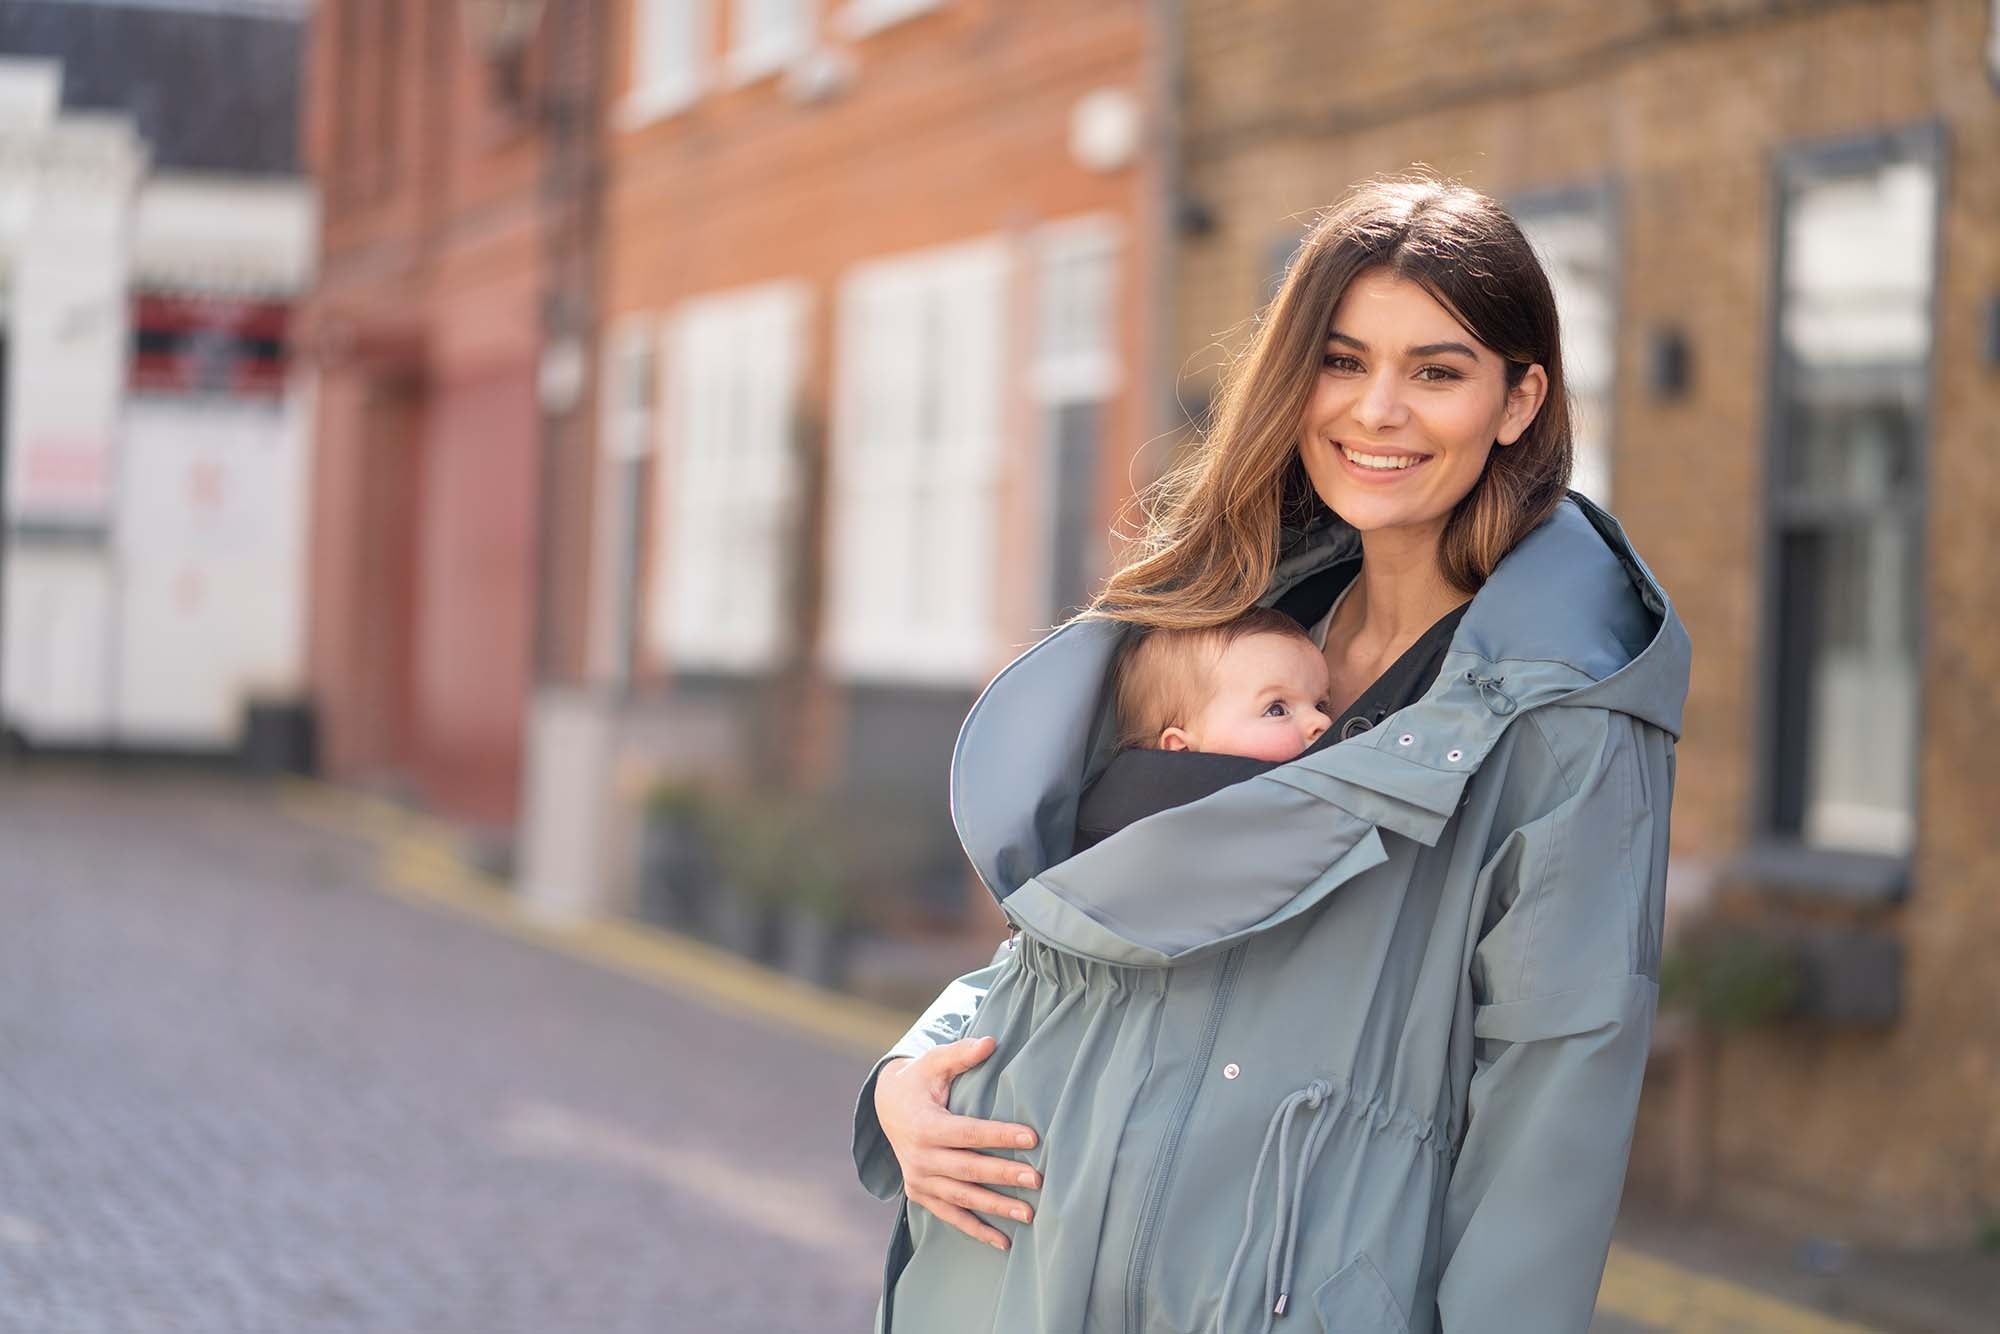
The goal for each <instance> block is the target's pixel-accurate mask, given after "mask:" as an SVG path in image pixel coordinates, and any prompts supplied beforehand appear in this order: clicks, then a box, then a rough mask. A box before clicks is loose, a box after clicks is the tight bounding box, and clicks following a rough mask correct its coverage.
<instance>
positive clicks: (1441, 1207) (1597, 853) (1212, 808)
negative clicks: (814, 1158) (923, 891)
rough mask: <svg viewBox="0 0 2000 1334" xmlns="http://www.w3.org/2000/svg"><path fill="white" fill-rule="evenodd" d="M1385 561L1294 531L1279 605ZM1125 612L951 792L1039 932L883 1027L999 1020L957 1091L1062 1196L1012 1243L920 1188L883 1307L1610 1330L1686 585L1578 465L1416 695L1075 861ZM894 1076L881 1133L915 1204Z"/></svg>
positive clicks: (1063, 658) (916, 1047) (1484, 1330)
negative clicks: (1587, 486) (1666, 586)
mask: <svg viewBox="0 0 2000 1334" xmlns="http://www.w3.org/2000/svg"><path fill="white" fill-rule="evenodd" d="M1358 558H1359V539H1358V536H1357V534H1356V533H1355V532H1354V531H1353V530H1352V529H1350V528H1348V527H1347V526H1346V525H1343V524H1338V523H1334V524H1331V525H1329V526H1327V527H1324V528H1322V529H1320V530H1319V531H1318V532H1316V533H1313V534H1310V535H1299V536H1298V537H1296V538H1295V539H1294V540H1293V541H1292V542H1291V544H1290V545H1289V547H1288V548H1287V550H1286V552H1285V554H1284V555H1283V556H1282V557H1281V558H1280V561H1279V564H1278V566H1277V568H1276V570H1275V571H1274V573H1273V577H1272V581H1271V586H1270V589H1269V591H1268V592H1267V594H1266V596H1265V599H1264V600H1265V601H1266V602H1267V603H1268V602H1270V601H1271V600H1273V599H1275V598H1276V597H1277V596H1278V595H1279V594H1281V593H1282V592H1283V591H1284V590H1285V589H1287V588H1289V587H1291V586H1292V585H1293V584H1295V583H1296V582H1297V581H1298V580H1300V579H1301V578H1303V577H1305V576H1307V575H1309V574H1313V573H1316V572H1319V571H1322V570H1325V569H1327V568H1328V567H1329V566H1332V565H1334V564H1337V563H1341V562H1348V563H1354V562H1357V561H1358ZM1357 568H1358V566H1357ZM1124 633H1126V630H1125V629H1124V627H1121V626H1119V625H1116V624H1112V623H1108V622H1102V621H1083V622H1077V623H1073V624H1070V625H1068V626H1065V627H1063V628H1062V629H1060V630H1058V631H1057V632H1056V633H1054V634H1052V635H1050V636H1049V637H1048V638H1047V639H1045V640H1043V641H1042V642H1041V643H1039V644H1037V645H1036V646H1035V647H1034V648H1032V649H1030V650H1029V651H1028V652H1026V653H1024V654H1023V655H1022V656H1021V657H1020V658H1018V659H1017V660H1016V661H1015V662H1014V663H1013V664H1011V665H1010V666H1009V667H1007V668H1006V669H1005V670H1004V671H1002V672H1001V673H1000V675H999V676H998V677H996V678H995V679H994V681H993V682H992V684H991V685H989V686H988V687H987V689H986V690H985V692H984V693H983V694H982V695H981V696H980V697H979V700H978V702H977V703H976V704H975V705H974V706H973V708H972V711H971V713H970V714H969V716H968V717H967V719H966V722H965V725H964V728H963V730H962V731H961V733H960V736H959V740H958V745H957V748H956V752H955V754H954V757H953V763H952V812H953V818H954V821H955V823H956V825H957V828H958V833H959V836H960V839H961V841H962V842H963V844H964V847H965V850H966V853H967V854H968V855H969V856H970V858H971V859H972V863H973V865H974V866H975V867H976V868H977V869H978V872H979V874H980V876H981V878H982V879H983V880H984V881H985V883H986V885H987V886H988V887H989V888H990V889H991V890H992V892H993V894H994V896H995V897H996V898H997V899H998V900H999V903H1000V907H1001V910H1002V911H1003V912H1004V913H1005V915H1006V917H1007V918H1008V920H1009V921H1010V922H1011V923H1012V924H1013V925H1014V926H1016V927H1018V928H1019V930H1020V934H1019V936H1018V937H1017V938H1016V940H1015V942H1014V943H1013V944H1012V945H1008V946H1003V947H1002V948H1001V950H1000V951H999V952H998V953H997V955H996V957H995V960H994V962H993V963H992V964H991V965H990V966H988V967H986V968H983V969H981V970H979V971H977V972H975V973H972V974H970V975H968V976H966V977H963V978H960V979H959V980H958V981H956V982H954V983H953V984H952V985H951V986H950V987H949V988H948V989H947V990H946V991H945V993H944V994H943V995H942V996H941V997H940V998H939V999H938V1002H937V1003H936V1004H935V1005H934V1006H933V1007H932V1008H931V1010H930V1011H929V1012H928V1013H927V1014H925V1015H924V1016H923V1017H922V1019H921V1020H919V1022H918V1023H917V1025H916V1026H915V1027H914V1028H913V1029H911V1031H910V1033H909V1034H908V1035H907V1036H906V1037H905V1038H904V1040H903V1041H902V1042H900V1043H898V1044H897V1047H896V1049H895V1051H893V1052H891V1053H890V1055H892V1056H893V1055H914V1054H917V1053H919V1052H922V1051H924V1050H925V1049H927V1048H929V1047H931V1046H933V1045H935V1044H938V1043H942V1042H948V1041H953V1040H956V1039H958V1038H961V1037H977V1036H981V1035H985V1034H992V1035H993V1036H995V1037H996V1038H997V1039H998V1046H997V1048H996V1050H995V1052H994V1054H993V1055H992V1056H991V1057H989V1058H988V1059H987V1060H986V1061H985V1062H984V1063H983V1064H982V1065H980V1066H978V1067H977V1068H975V1069H973V1070H971V1071H969V1072H968V1073H966V1074H965V1075H963V1076H961V1077H960V1078H959V1079H958V1080H957V1082H956V1084H955V1085H954V1086H953V1088H952V1092H951V1096H950V1107H951V1109H952V1110H953V1111H956V1112H962V1113H966V1114H969V1115H973V1116H981V1117H993V1118H999V1119H1003V1120H1009V1121H1020V1122H1024V1123H1026V1124H1028V1125H1031V1126H1033V1127H1035V1128H1036V1129H1037V1130H1038V1131H1039V1132H1040V1140H1039V1142H1038V1144H1037V1146H1036V1147H1035V1148H1034V1149H1031V1150H1009V1151H1003V1154H1004V1156H1010V1157H1013V1158H1018V1159H1021V1160H1023V1161H1027V1162H1029V1163H1032V1164H1033V1165H1034V1166H1035V1167H1036V1168H1038V1169H1040V1170H1041V1172H1042V1174H1043V1178H1044V1184H1043V1187H1042V1189H1040V1190H1039V1191H1030V1190H1026V1189H1021V1188H1012V1187H1002V1188H999V1189H1001V1191H1002V1193H1003V1194H1009V1195H1014V1196H1017V1197H1019V1198H1023V1199H1027V1200H1029V1201H1031V1202H1032V1203H1033V1204H1034V1206H1035V1209H1036V1217H1035V1221H1034V1222H1033V1223H1032V1224H1025V1225H1024V1224H1018V1223H1015V1222H1013V1221H1011V1220H1006V1219H1001V1220H997V1221H996V1226H999V1227H1000V1228H1001V1229H1002V1230H1004V1231H1005V1232H1006V1233H1007V1234H1008V1235H1009V1236H1010V1237H1011V1238H1012V1242H1013V1245H1012V1249H1011V1250H1010V1251H1008V1252H1004V1253H1003V1252H1001V1251H998V1250H995V1249H993V1248H991V1247H989V1246H986V1245H984V1244H982V1243H980V1242H977V1241H974V1240H972V1239H970V1238H968V1237H966V1236H965V1235H964V1234H962V1233H960V1232H958V1231H956V1230H955V1229H953V1228H951V1227H949V1226H948V1225H946V1224H944V1223H942V1222H940V1221H939V1220H938V1219H936V1218H935V1217H933V1216H932V1215H931V1214H930V1213H929V1211H927V1210H925V1209H922V1208H915V1209H911V1208H909V1207H908V1206H907V1204H906V1205H905V1207H904V1209H903V1211H902V1213H901V1215H900V1216H899V1217H898V1220H897V1227H896V1231H895V1235H894V1238H893V1239H892V1242H891V1245H890V1249H889V1255H888V1258H887V1263H886V1265H885V1272H884V1275H883V1280H884V1290H883V1297H884V1300H883V1303H882V1309H881V1311H880V1313H879V1314H878V1318H877V1329H878V1331H889V1330H893V1331H894V1334H967V1332H968V1331H986V1330H991V1331H996V1332H998V1334H1167V1332H1168V1331H1177V1332H1182V1334H1189V1332H1192V1331H1215V1332H1216V1334H1242V1332H1243V1331H1252V1330H1257V1331H1262V1330H1269V1329H1272V1328H1273V1327H1274V1326H1275V1325H1276V1324H1277V1323H1278V1322H1279V1321H1280V1319H1281V1318H1282V1323H1283V1326H1284V1327H1285V1328H1287V1329H1290V1330H1292V1331H1295V1332H1298V1334H1306V1332H1314V1334H1316V1332H1317V1331H1322V1330H1324V1331H1327V1334H1335V1332H1337V1334H1364V1332H1366V1334H1378V1332H1379V1334H1405V1332H1406V1331H1408V1332H1409V1334H1429V1331H1433V1330H1443V1331H1446V1332H1447V1334H1514V1332H1518V1334H1565V1332H1566V1331H1576V1332H1577V1334H1582V1331H1584V1330H1585V1329H1586V1328H1587V1327H1588V1325H1589V1324H1590V1319H1591V1312H1592V1308H1593V1306H1594V1304H1595V1300H1596V1293H1597V1287H1598V1282H1599V1279H1600V1278H1601V1276H1602V1272H1603V1266H1604V1261H1605V1256H1606V1253H1607V1250H1608V1248H1609V1244H1610V1234H1611V1227H1612V1221H1613V1219H1614V1217H1615V1215H1616V1213H1617V1209H1618V1200H1619V1194H1620V1191H1621V1188H1622V1185H1623V1181H1624V1175H1625V1165H1626V1159H1627V1156H1628V1152H1629V1149H1630V1144H1631V1135H1632V1125H1633V1118H1634V1115H1635V1111H1636V1108H1637V1105H1638V1099H1639V1085H1640V1080H1641V1076H1642V1075H1643V1073H1644V1070H1645V1066H1646V1054H1647V1046H1648V1041H1649V1036H1650V1033H1651V1029H1652V1022H1653V1014H1654V1008H1655V1004H1656V999H1657V995H1658V987H1657V981H1658V975H1659V960H1660V931H1661V920H1662V913H1663V906H1664V888H1665V882H1666V870H1667V846H1668V813H1669V809H1670V807H1671V804H1672V799H1673V785H1674V743H1675V741H1676V740H1677V739H1678V737H1679V735H1680V728H1681V708H1682V704H1683V702H1684V700H1685V698H1686V694H1687V684H1688V665H1689V643H1688V638H1687V635H1686V632H1685V631H1684V630H1683V628H1682V626H1681V623H1680V620H1679V618H1678V617H1677V616H1676V615H1675V613H1674V610H1673V607H1672V604H1671V603H1670V602H1669V600H1668V598H1667V595H1666V593H1665V591H1664V590H1663V589H1662V588H1661V587H1660V585H1659V583H1658V582H1657V581H1656V580H1655V579H1654V577H1653V575H1652V573H1651V572H1650V571H1649V570H1648V569H1647V568H1646V566H1645V564H1644V562H1643V561H1641V560H1640V559H1639V556H1638V554H1637V553H1636V552H1635V551H1634V550H1633V549H1632V546H1631V544H1630V543H1629V542H1628V541H1627V539H1626V537H1625V535H1624V532H1623V530H1622V529H1621V528H1620V527H1619V525H1618V523H1617V522H1616V520H1614V519H1613V518H1611V517H1610V516H1609V515H1608V514H1606V513H1604V512H1603V511H1602V510H1601V509H1599V508H1598V507H1597V506H1595V505H1594V504H1592V503H1590V502H1589V501H1588V500H1586V499H1584V498H1583V497H1581V496H1579V495H1577V494H1576V493H1574V492H1572V493H1571V494H1570V497H1569V498H1568V499H1567V500H1566V501H1565V502H1564V503H1563V504H1562V505H1561V506H1560V507H1559V508H1558V510H1557V511H1556V513H1555V514H1554V515H1553V516H1551V518H1550V519H1549V520H1547V521H1546V522H1545V523H1543V524H1542V525H1541V526H1540V527H1538V528H1537V529H1536V530H1535V531H1534V532H1533V533H1531V534H1530V535H1529V536H1528V537H1526V538H1525V539H1524V540H1522V541H1521V542H1520V543H1519V544H1518V545H1517V546H1516V547H1515V549H1514V550H1513V551H1511V552H1510V553H1508V555H1507V556H1506V558H1505V559H1504V560H1502V561H1501V563H1500V565H1499V566H1498V567H1497V568H1496V569H1495V571H1494V573H1493V576H1492V577H1491V578H1490V579H1489V580H1488V581H1487V582H1486V584H1485V585H1484V586H1483V587H1482V588H1481V589H1480V591H1479V592H1478V594H1477V595H1476V596H1475V597H1474V598H1473V600H1472V603H1471V605H1470V606H1469V607H1468V608H1467V611H1466V614H1465V616H1464V618H1463V619H1462V620H1461V622H1460V623H1459V626H1458V629H1457V631H1456V633H1455V635H1454V637H1453V639H1452V641H1451V647H1450V651H1449V653H1448V655H1447V657H1446V659H1445V664H1444V670H1443V671H1442V673H1441V674H1440V676H1439V678H1438V679H1437V681H1436V682H1435V683H1434V684H1433V685H1432V687H1431V688H1430V690H1429V691H1428V692H1427V693H1426V694H1425V695H1424V697H1423V698H1422V699H1420V700H1419V701H1418V702H1416V703H1414V704H1412V705H1410V706H1409V707H1407V708H1404V709H1402V710H1400V711H1398V712H1396V713H1394V714H1391V715H1390V716H1389V717H1387V718H1385V719H1384V720H1383V721H1382V722H1381V723H1380V724H1379V725H1377V726H1376V727H1375V728H1374V729H1373V730H1370V731H1367V732H1363V733H1362V734H1361V735H1359V736H1357V737H1355V738H1353V739H1351V740H1348V741H1343V742H1341V743H1340V744H1338V745H1334V746H1330V747H1327V748H1325V749H1323V750H1321V751H1319V752H1317V753H1313V754H1310V755H1307V756H1305V757H1302V758H1301V759H1298V760H1294V761H1292V762H1291V763H1289V764H1285V765H1281V766H1278V767H1277V768H1275V769H1272V770H1271V771H1269V772H1268V773H1265V774H1263V775H1260V776H1258V777H1254V778H1250V779H1247V780H1245V781H1243V782H1240V783H1236V784H1233V785H1231V786H1229V787H1226V788H1224V789H1223V790H1221V791H1220V792H1217V793H1214V794H1213V795H1210V796H1207V797H1203V798H1201V799H1199V800H1197V801H1194V802H1191V803H1188V804H1185V805H1182V806H1178V807H1174V808H1172V809H1169V810H1166V811H1163V812H1161V813H1159V814H1155V815H1152V816H1148V817H1146V818H1144V819H1142V820H1139V821H1137V822H1136V823H1134V824H1132V825H1130V826H1128V827H1127V828H1125V829H1123V830H1120V831H1119V832H1117V833H1115V834H1113V835H1112V836H1111V837H1110V838H1108V839H1106V840H1105V841H1103V842H1102V843H1099V844H1097V845H1096V846H1094V847H1091V848H1088V849H1086V850H1085V851H1083V852H1080V853H1077V854H1076V855H1074V856H1067V857H1066V856H1064V853H1065V852H1066V851H1067V850H1068V848H1069V845H1070V839H1071V836H1072V833H1073V826H1074V822H1075V814H1076V805H1077V797H1078V793H1079V792H1080V791H1081V789H1082V788H1083V787H1084V785H1085V784H1086V783H1087V782H1088V781H1089V780H1090V779H1091V778H1092V777H1094V776H1095V774H1096V773H1097V772H1098V771H1100V770H1101V769H1102V767H1103V765H1104V763H1105V762H1106V760H1107V759H1108V758H1109V754H1110V743H1109V737H1110V729H1109V727H1108V725H1107V724H1108V720H1107V718H1106V717H1105V712H1106V708H1107V704H1106V702H1105V701H1104V700H1102V698H1101V696H1102V694H1103V692H1102V689H1101V686H1102V683H1103V680H1104V675H1105V670H1106V667H1107V665H1108V663H1109V660H1110V657H1111V654H1112V652H1113V650H1114V649H1115V647H1116V646H1117V643H1118V641H1119V638H1120V636H1121V635H1123V634H1124ZM883 1059H884V1060H886V1059H888V1058H887V1057H884V1058H883ZM879 1069H880V1064H879V1063H878V1064H877V1066H876V1070H877V1071H879ZM874 1080H875V1074H874V1073H873V1072H871V1073H870V1075H869V1076H868V1080H867V1082H866V1084H865V1085H864V1087H863V1089H862V1091H861V1097H860V1099H859V1102H858V1104H857V1106H856V1109H855V1127H854V1157H855V1163H856V1166H857V1168H858V1169H859V1171H860V1175H861V1180H862V1182H863V1184H864V1185H865V1186H866V1187H867V1188H868V1189H869V1191H871V1192H872V1193H873V1194H874V1195H876V1196H877V1197H879V1198H882V1199H893V1198H896V1197H897V1195H898V1194H899V1192H900V1190H901V1181H900V1177H899V1174H898V1170H897V1165H896V1160H895V1156H894V1154H893V1153H892V1152H891V1151H890V1149H889V1147H888V1145H887V1143H886V1141H885V1140H884V1139H883V1138H882V1133H881V1128H880V1126H879V1124H878V1123H877V1122H876V1120H875V1115H874V1105H873V1094H874ZM1279 1310H1282V1317H1280V1315H1279V1314H1278V1311H1279Z"/></svg>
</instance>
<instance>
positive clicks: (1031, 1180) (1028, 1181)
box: [1020, 1172, 1035, 1186]
mask: <svg viewBox="0 0 2000 1334" xmlns="http://www.w3.org/2000/svg"><path fill="white" fill-rule="evenodd" d="M1020 1182H1021V1184H1022V1185H1024V1186H1032V1185H1034V1184H1035V1174H1034V1173H1033V1172H1023V1173H1021V1176H1020Z"/></svg>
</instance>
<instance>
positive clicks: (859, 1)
mask: <svg viewBox="0 0 2000 1334" xmlns="http://www.w3.org/2000/svg"><path fill="white" fill-rule="evenodd" d="M941 3H943V0H847V5H846V7H845V8H843V9H842V10H841V11H840V27H841V31H842V32H843V33H845V34H846V35H847V36H849V37H866V36H867V35H868V34H869V33H871V32H879V31H880V30H881V29H883V28H886V27H888V26H889V25H890V24H893V23H901V22H902V21H903V20H904V19H907V18H913V17H915V16H916V15H918V14H923V13H927V12H929V11H930V10H933V9H936V8H937V7H938V6H939V5H940V4H941Z"/></svg>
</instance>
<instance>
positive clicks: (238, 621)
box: [0, 3, 316, 753]
mask: <svg viewBox="0 0 2000 1334" xmlns="http://www.w3.org/2000/svg"><path fill="white" fill-rule="evenodd" d="M303 17H304V7H303V5H300V4H291V5H287V4H270V3H263V4H257V5H233V6H232V5H217V4H205V5H170V4H159V5H150V6H146V7H132V6H110V5H100V4H74V3H60V4H59V3H25V4H21V3H10V4H6V5H4V6H0V140H4V149H0V200H4V203H0V275H4V280H0V300H4V305H5V314H6V318H5V334H4V341H0V348H4V354H3V355H4V362H5V383H6V386H7V392H6V395H5V413H4V427H0V430H3V431H4V449H5V455H6V479H5V487H6V506H5V513H6V541H5V548H4V564H5V590H4V603H5V654H4V659H0V707H3V708H4V714H5V724H6V726H7V728H8V729H10V730H11V731H12V732H14V733H17V734H18V735H19V736H21V737H22V738H24V739H25V740H27V741H28V742H30V743H31V744H34V745H37V746H42V747H62V748H70V749H75V748H88V749H107V748H108V749H116V750H121V751H132V750H140V751H172V752H196V753H204V752H205V753H227V752H230V751H233V750H235V749H237V748H238V747H239V746H244V745H251V746H261V747H267V748H268V747H269V746H271V745H275V744H290V745H293V746H294V748H295V747H296V744H297V743H296V741H295V740H294V741H290V742H288V741H287V740H286V739H287V738H297V737H298V736H299V735H300V734H301V729H300V728H299V726H298V720H299V715H300V706H301V704H302V701H303V700H304V697H305V672H304V658H303V647H302V645H303V636H302V633H301V623H302V618H303V614H304V589H303V586H302V583H301V580H300V577H299V575H300V571H301V569H302V562H303V559H304V551H305V514H304V509H303V502H304V495H305V491H304V484H305V470H306V465H307V452H306V451H307V442H308V437H307V430H306V425H307V419H308V417H309V416H310V411H311V409H310V401H311V399H310V384H309V382H308V381H307V380H306V379H305V378H304V377H301V376H299V375H296V374H294V366H293V359H292V355H291V349H290V344H289V341H288V338H287V328H288V322H289V315H290V311H291V309H292V307H293V305H294V304H295V303H296V302H297V301H298V299H299V297H300V296H301V294H302V293H303V292H304V290H305V288H306V286H307V284H308V282H309V281H310V275H311V272H312V263H313V259H314V249H315V241H314V226H315V219H316V206H315V202H314V195H313V190H312V187H311V185H310V183H309V182H308V181H307V180H306V178H305V177H304V176H303V174H302V173H301V170H300V165H299V155H298V105H299V99H300V93H299V83H298V71H299V58H300V53H301V50H302V46H303V40H304V23H303Z"/></svg>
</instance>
